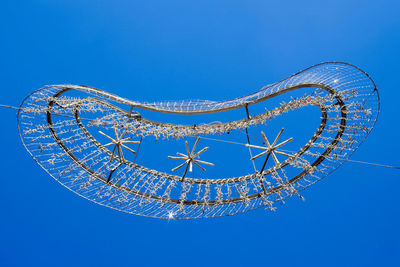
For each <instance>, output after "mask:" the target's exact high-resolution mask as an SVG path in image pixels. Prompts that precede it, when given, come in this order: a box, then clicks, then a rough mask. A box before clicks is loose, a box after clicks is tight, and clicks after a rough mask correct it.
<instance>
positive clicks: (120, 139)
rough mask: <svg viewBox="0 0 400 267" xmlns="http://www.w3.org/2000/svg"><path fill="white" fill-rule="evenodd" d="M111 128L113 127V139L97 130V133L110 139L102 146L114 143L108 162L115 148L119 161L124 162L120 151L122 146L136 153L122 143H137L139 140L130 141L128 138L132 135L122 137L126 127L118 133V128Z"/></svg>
mask: <svg viewBox="0 0 400 267" xmlns="http://www.w3.org/2000/svg"><path fill="white" fill-rule="evenodd" d="M113 129H114V134H115V139H114V138H112V137H110V136H108V135H107V134H105V133H103V132H102V131H99V133H100V134H101V135H103V136H105V137H107V138H108V139H110V140H111V142H110V143H108V144H105V145H104V147H107V146H111V145H114V148H113V150H112V154H111V159H110V162H112V161H113V159H114V156H115V151H116V150H117V153H118V157H119V161H120V162H124V161H125V157H124V153H123V152H122V148H125V149H126V150H128V151H130V152H132V153H136V151H135V150H133V149H131V148H129V147H128V146H126V145H124V144H139V143H140V141H131V140H130V139H131V138H132V137H128V138H123V137H124V135H125V133H126V131H127V129H125V130H124V131H123V132H122V134H120V133H119V130H118V129H117V128H116V127H113Z"/></svg>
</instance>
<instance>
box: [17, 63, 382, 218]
mask: <svg viewBox="0 0 400 267" xmlns="http://www.w3.org/2000/svg"><path fill="white" fill-rule="evenodd" d="M332 70H339V71H338V72H337V73H336V72H333V73H331V72H332ZM339 81H340V83H339ZM309 87H312V88H319V89H320V90H321V91H324V92H325V94H327V96H328V97H327V98H321V97H319V96H318V97H315V98H311V99H312V100H313V101H311V100H310V99H308V100H304V99H303V100H302V99H300V100H299V101H298V102H299V103H298V106H301V105H303V106H304V105H309V104H312V105H317V106H318V107H319V108H320V110H321V115H322V119H321V123H320V126H319V128H318V130H317V131H316V132H315V134H314V136H313V137H312V138H311V139H310V141H309V142H308V143H307V144H306V145H305V146H304V147H303V148H301V149H300V150H299V151H298V152H297V153H296V154H295V157H294V158H289V159H288V160H286V161H284V162H282V163H281V164H280V165H279V166H276V167H274V168H270V169H267V170H265V171H263V172H262V173H257V172H255V173H253V174H250V175H247V176H241V177H234V178H221V179H207V178H204V177H203V178H190V177H187V178H185V181H184V182H182V181H181V177H179V176H176V175H172V174H167V173H161V172H158V171H156V170H152V169H148V168H145V167H144V166H140V165H138V164H135V163H132V162H129V161H125V160H124V161H123V162H122V161H121V162H120V163H123V164H124V166H127V167H128V168H129V170H134V171H135V172H136V173H135V175H136V177H138V176H141V175H143V173H145V174H146V175H147V177H149V178H144V179H143V180H144V181H146V179H147V180H151V179H153V180H156V179H158V180H157V181H158V182H159V183H163V184H164V185H163V186H164V187H162V189H163V192H164V194H165V192H167V189H168V186H167V184H168V185H171V184H172V183H175V184H178V185H179V186H178V185H176V188H179V190H181V192H182V193H181V194H180V195H179V196H178V197H175V198H174V197H172V196H171V195H169V196H168V195H167V196H165V197H163V196H162V194H161V193H158V192H157V190H156V191H155V193H154V194H153V193H149V192H151V191H152V186H153V187H155V186H154V185H150V182H148V185H146V184H144V185H142V187H141V188H142V189H144V190H133V189H132V187H129V186H127V184H128V183H127V181H125V180H124V182H123V183H122V182H121V181H119V180H118V179H116V180H115V181H109V179H107V178H105V177H104V175H100V174H99V173H98V170H95V171H93V170H92V169H91V167H90V166H86V164H85V162H83V161H82V159H81V158H79V157H76V156H75V154H74V153H73V152H71V151H70V148H68V145H66V144H64V143H65V138H63V137H59V134H57V132H56V131H57V130H60V129H56V128H57V127H58V126H57V125H54V124H53V116H59V115H63V116H68V114H73V116H74V118H75V123H76V125H77V126H78V129H79V130H80V131H81V132H82V133H83V137H82V139H81V140H85V142H87V143H85V144H90V145H93V147H94V148H95V149H97V151H100V154H102V155H108V156H110V151H108V150H107V149H106V148H104V147H103V146H102V145H101V144H100V143H99V142H98V141H97V140H96V138H94V137H93V136H92V135H91V134H90V133H89V131H87V130H86V128H85V126H84V125H83V123H82V120H81V117H80V115H79V114H80V110H81V109H82V105H84V104H85V103H89V104H90V105H93V104H95V103H96V104H98V105H99V106H103V108H104V107H107V108H108V109H109V110H113V111H115V112H117V113H120V114H121V117H128V115H130V114H131V112H132V107H133V108H143V109H148V110H153V111H156V112H165V113H174V114H206V113H214V112H222V111H226V110H232V109H237V108H241V107H247V106H248V105H252V104H255V103H259V102H262V101H266V100H268V99H271V98H273V97H276V96H278V95H283V94H286V93H289V92H291V91H293V90H297V89H300V88H309ZM73 90H74V91H81V92H84V93H87V94H88V95H89V96H90V95H91V96H90V97H87V96H86V97H84V98H78V99H74V100H72V101H70V104H69V105H62V104H61V105H60V104H59V101H60V98H59V97H60V96H62V95H63V94H65V93H66V92H69V91H73ZM329 96H330V97H329ZM332 100H335V102H336V103H332ZM110 101H114V102H117V103H122V104H127V105H129V106H130V112H126V111H124V110H123V109H120V108H119V107H117V106H115V105H113V104H111V103H110ZM293 101H294V100H293ZM293 101H292V102H289V103H295V102H293ZM318 101H321V102H318ZM39 102H40V104H38V103H39ZM67 102H68V101H67ZM328 103H329V104H330V105H327V104H328ZM368 104H370V106H368ZM54 105H56V106H58V107H61V109H63V111H64V113H63V112H60V109H57V111H55V109H56V108H55V107H54ZM288 105H289V104H288ZM357 105H360V106H361V107H362V108H360V109H359V110H356V111H357V112H356V111H355V107H358V106H357ZM91 108H93V107H91ZM287 108H288V107H287V105H286V106H285V105H282V106H281V107H278V108H277V112H278V113H279V112H285V110H286V109H287ZM83 109H84V108H83ZM335 111H337V112H335ZM363 111H368V112H366V113H365V114H364V115H360V114H358V113H360V112H363ZM330 112H333V113H337V115H338V116H337V117H338V118H339V123H338V125H336V128H334V129H333V130H332V128H329V129H327V123H329V121H328V120H329V118H328V113H330ZM378 112H379V96H378V94H377V90H376V86H375V84H374V83H373V81H372V80H371V79H370V77H369V76H368V75H366V74H365V73H364V72H362V71H361V70H359V69H358V68H356V67H354V66H352V65H349V64H345V63H325V64H319V65H316V66H313V67H310V68H308V69H306V70H304V71H302V72H299V73H297V74H295V75H293V76H291V77H289V78H287V79H285V80H283V81H281V82H278V83H275V84H273V85H271V86H267V87H264V88H263V89H262V90H260V91H259V92H257V93H255V94H252V95H249V96H246V97H242V98H238V99H234V100H229V101H224V102H218V103H217V102H201V103H197V102H196V103H194V104H192V103H190V102H188V103H187V102H178V103H171V102H169V103H158V104H154V103H153V104H143V103H138V102H133V101H129V100H126V99H123V98H120V97H118V96H114V95H112V94H110V93H107V92H104V91H101V90H98V89H95V88H90V87H83V86H73V85H66V86H63V85H62V86H50V87H46V88H43V89H41V90H39V91H36V92H35V93H33V94H32V95H31V96H29V97H28V98H27V99H26V100H24V102H23V104H22V105H21V109H20V111H19V114H18V124H19V130H20V135H21V138H22V140H23V142H24V145H25V147H26V148H27V150H28V151H29V152H30V153H31V155H32V156H33V157H34V158H35V160H36V161H37V162H38V163H39V164H40V165H41V166H42V167H43V168H44V169H45V170H46V171H48V172H49V174H50V175H52V176H53V177H55V178H56V176H57V175H56V174H55V173H54V169H53V164H51V166H48V163H46V160H49V159H48V158H49V157H54V155H57V156H56V160H58V158H57V157H58V156H60V157H64V156H65V155H67V156H68V157H66V158H63V160H62V161H61V163H66V162H69V161H70V160H72V161H73V163H74V164H75V166H74V165H71V164H70V165H68V166H69V168H71V169H72V168H76V166H79V168H77V169H73V171H71V173H67V174H65V173H64V174H63V173H62V172H61V174H60V173H59V174H58V176H59V179H57V178H56V179H57V180H58V181H59V182H61V183H63V184H64V185H65V186H66V187H68V188H70V189H71V190H73V191H74V192H77V193H78V194H80V195H81V196H83V197H86V198H88V199H89V200H92V201H94V202H96V203H99V204H102V205H106V206H109V207H111V208H115V209H118V210H122V211H125V212H129V213H134V214H139V215H144V216H151V217H160V218H170V215H171V213H172V214H173V216H174V217H175V218H198V217H213V216H223V215H232V214H236V213H240V212H244V211H248V210H251V209H254V208H257V207H260V206H267V207H269V208H272V203H274V202H276V201H282V200H283V199H284V198H285V197H288V196H291V195H293V194H298V192H299V191H300V190H302V189H304V188H306V187H308V186H309V185H311V184H312V183H314V182H315V181H317V180H319V179H321V178H323V177H324V176H326V175H327V173H329V172H328V171H326V170H324V171H321V173H320V174H318V175H315V173H318V168H319V167H320V166H321V165H323V164H322V163H323V162H324V161H325V162H326V161H327V160H328V161H329V164H328V167H330V170H333V169H334V168H335V167H337V166H338V165H340V164H341V163H342V162H343V161H344V160H345V159H346V157H348V155H349V153H352V152H353V151H354V150H355V149H356V146H354V147H351V148H349V149H347V148H345V147H344V145H343V144H342V143H341V142H343V143H344V141H345V138H348V137H347V136H346V137H345V138H344V137H343V136H344V134H346V132H347V134H350V132H351V131H352V132H353V135H351V134H350V135H349V136H350V137H351V136H353V137H352V138H357V145H359V144H360V143H361V142H362V141H363V140H364V138H365V137H366V136H367V135H368V133H369V132H370V130H371V129H372V127H373V125H374V123H375V121H376V118H377V114H378ZM356 113H357V114H356ZM44 114H46V115H45V117H46V120H45V121H46V124H44V125H40V124H38V123H39V122H40V121H43V115H44ZM355 114H356V116H357V118H355ZM275 115H276V114H275ZM31 116H32V117H31ZM273 116H274V114H272V115H271V114H270V116H269V118H268V116H266V118H267V119H270V118H272V117H273ZM360 116H361V117H360ZM353 117H354V118H353ZM360 118H361V119H360ZM119 119H120V118H119ZM119 119H118V118H113V119H112V120H111V121H109V123H110V124H109V125H114V124H115V123H117V124H118V123H120V124H121V123H126V121H125V122H124V121H121V120H119ZM131 119H132V118H130V120H131ZM113 120H114V121H113ZM252 120H253V123H259V121H257V116H254V117H253V118H251V119H248V118H246V119H243V120H241V121H236V122H230V123H227V124H226V125H225V126H227V125H228V124H229V125H230V126H231V128H232V127H233V128H235V127H238V128H240V127H244V126H243V123H244V124H246V126H247V125H251V124H252ZM134 121H135V123H136V124H135V125H132V128H133V129H132V133H135V132H137V130H135V129H134V127H133V126H135V127H136V126H137V125H138V124H140V125H147V126H146V127H148V126H149V125H150V126H152V127H154V128H155V129H156V130H154V129H153V132H152V134H154V131H157V129H163V130H162V131H160V130H158V131H160V132H159V134H160V135H162V134H164V135H168V133H169V134H171V135H173V134H174V133H175V134H176V132H177V131H178V132H179V131H185V129H186V130H187V129H190V130H191V131H189V133H185V134H186V135H190V134H194V133H197V134H198V133H203V130H204V129H206V130H207V129H208V130H210V129H211V132H212V128H218V127H219V128H220V129H222V130H223V129H226V128H229V127H225V126H224V125H223V124H216V125H204V126H201V127H196V128H195V129H193V127H191V126H186V125H170V124H164V123H159V122H153V121H150V120H146V119H145V118H141V117H135V119H134ZM348 121H350V122H353V124H354V123H359V124H356V125H348ZM359 121H361V123H360V122H359ZM365 122H367V123H368V125H367V124H366V125H363V124H362V123H365ZM103 123H104V121H103ZM35 125H36V128H35ZM128 125H129V124H128ZM328 126H329V127H331V125H328ZM157 127H159V128H157ZM202 128H204V129H202ZM231 128H229V130H231ZM39 129H40V131H42V130H43V131H48V132H49V133H50V134H49V136H51V138H49V136H46V138H45V139H46V141H44V140H43V138H40V137H39V140H40V145H41V146H43V145H44V146H52V147H53V148H54V149H53V150H54V151H52V152H53V153H47V156H45V158H46V159H42V158H40V157H41V155H40V154H41V153H42V152H43V151H41V150H42V149H40V150H39V151H40V152H38V151H37V150H36V151H35V150H34V149H32V147H34V146H35V145H37V144H38V143H37V142H36V141H35V142H33V144H28V145H27V144H26V143H29V142H30V143H32V140H33V139H35V138H36V137H38V136H36V137H33V139H32V135H36V134H37V131H39ZM165 129H169V131H170V132H168V130H167V131H166V130H165ZM35 130H36V131H35ZM329 131H333V132H335V134H336V135H335V136H333V137H332V138H331V142H328V143H327V144H324V147H323V148H324V151H323V152H318V153H317V154H316V155H317V156H316V158H317V159H316V160H314V161H313V162H312V163H311V164H310V163H308V164H306V167H304V166H303V167H302V172H301V173H299V174H298V175H296V176H294V177H292V178H290V179H285V181H284V180H282V179H281V180H282V182H277V183H275V184H273V185H272V186H268V188H267V190H260V189H261V186H259V184H257V182H256V178H257V179H260V177H261V179H264V180H265V177H266V176H268V175H270V176H271V175H272V176H273V175H278V176H279V174H277V173H278V171H281V172H282V173H283V175H282V174H280V175H281V176H286V175H285V174H284V172H283V171H282V170H283V168H285V167H288V166H295V165H296V164H301V162H300V161H301V160H300V159H301V156H302V155H304V154H305V152H307V153H309V154H310V153H311V154H312V153H313V152H310V149H312V148H314V147H313V146H314V145H315V144H316V141H317V140H321V138H322V136H321V134H322V133H324V132H329ZM61 132H63V131H62V130H61ZM42 136H44V135H42ZM324 138H326V137H324ZM36 140H37V139H36ZM54 144H56V145H57V146H53V145H54ZM60 148H61V150H60ZM335 150H342V151H343V150H346V155H342V154H343V153H340V151H339V152H336V151H335ZM95 151H96V150H95ZM309 154H308V155H309ZM332 161H334V164H332ZM56 164H57V163H56ZM92 164H93V163H92ZM95 164H96V163H94V164H93V165H95ZM59 165H62V164H59ZM63 166H65V165H63ZM115 167H116V166H115V165H111V164H110V166H108V169H109V170H113V172H114V171H115V170H116V169H115ZM297 167H298V166H297ZM324 167H325V166H324ZM82 171H83V172H82ZM126 172H128V171H126ZM77 175H78V178H76V176H77ZM118 175H119V176H122V175H124V173H123V172H120V173H117V175H116V176H118ZM314 176H316V177H314ZM132 177H133V176H132ZM154 177H157V178H154ZM306 177H307V179H308V180H307V179H306ZM310 177H312V178H310ZM284 178H285V177H284ZM286 178H287V177H286ZM68 179H70V180H69V181H68V182H62V181H61V180H68ZM74 179H79V180H82V181H85V182H82V184H84V183H89V184H90V183H92V184H91V185H89V187H90V186H91V189H90V190H92V191H93V190H98V191H97V192H100V193H99V194H98V195H100V196H101V195H106V193H107V191H105V193H104V192H102V191H101V190H103V189H101V190H100V191H99V188H108V190H109V191H108V192H110V191H113V193H112V194H110V195H112V196H114V197H113V198H116V197H121V195H124V196H125V197H127V195H129V197H130V200H129V203H130V204H127V205H126V206H121V205H122V204H121V203H119V204H116V203H114V202H113V201H111V200H112V198H111V199H108V200H107V201H104V202H102V201H103V200H102V198H101V197H100V198H99V197H98V196H97V198H96V197H94V196H93V195H91V193H90V192H91V191H90V190H86V191H85V190H84V188H79V189H76V186H75V185H74V183H75V182H73V183H71V181H72V180H74ZM135 179H136V178H134V179H133V180H135ZM88 181H89V182H88ZM135 181H136V180H135ZM138 183H139V182H138ZM248 183H253V184H254V186H253V187H254V188H252V190H248V193H241V191H240V189H237V188H238V187H239V188H240V187H242V186H243V184H246V186H247V185H248ZM94 184H96V185H94ZM188 185H190V186H193V185H195V186H197V188H200V190H201V189H202V187H201V186H203V187H204V188H205V191H207V187H208V190H209V191H213V192H214V195H218V193H219V192H218V190H221V187H222V186H224V185H228V186H229V185H230V186H232V187H235V188H236V191H237V192H236V195H235V194H232V195H231V196H227V195H226V196H225V198H218V197H214V199H210V198H211V197H210V195H211V193H210V192H209V193H208V197H207V196H206V193H204V196H203V197H202V198H200V199H194V198H193V196H192V199H186V198H187V197H188V193H187V192H186V193H185V190H186V189H184V188H183V187H186V186H188ZM257 185H258V186H257ZM83 191H85V192H83ZM160 191H161V190H160ZM189 191H190V188H189ZM192 195H193V193H192ZM103 198H104V197H103ZM144 203H147V204H146V208H143V207H144V205H145V204H144ZM150 203H151V204H150Z"/></svg>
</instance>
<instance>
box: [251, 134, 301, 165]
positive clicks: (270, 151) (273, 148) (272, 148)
mask: <svg viewBox="0 0 400 267" xmlns="http://www.w3.org/2000/svg"><path fill="white" fill-rule="evenodd" d="M283 130H284V129H283V128H282V129H281V131H280V132H279V133H278V135H277V136H276V138H275V140H274V142H273V143H272V144H270V143H269V141H268V138H267V136H266V135H265V134H264V132H261V135H262V137H263V139H264V141H265V144H266V145H267V146H266V147H265V146H255V145H251V144H246V146H247V147H253V148H258V149H264V150H265V151H263V152H261V153H260V154H258V155H256V156H254V157H252V158H251V159H250V160H255V159H256V158H259V157H261V156H263V155H265V154H267V157H266V158H265V161H264V164H263V166H262V168H261V171H260V172H262V171H263V170H264V168H265V165H266V164H267V161H268V159H269V157H270V156H271V155H272V158H273V160H274V162H275V165H276V166H278V165H279V164H280V162H279V160H278V158H277V157H276V154H279V155H283V156H287V157H290V158H292V157H293V155H289V154H287V153H285V152H282V151H278V150H277V149H278V148H280V147H282V146H284V145H286V144H287V143H289V142H290V141H292V140H293V138H289V139H287V140H285V141H283V142H282V143H279V144H277V145H276V143H277V142H278V139H279V137H280V136H281V134H282V132H283Z"/></svg>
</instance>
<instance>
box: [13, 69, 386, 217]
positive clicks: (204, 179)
mask: <svg viewBox="0 0 400 267" xmlns="http://www.w3.org/2000/svg"><path fill="white" fill-rule="evenodd" d="M378 113H379V95H378V91H377V88H376V86H375V84H374V82H373V81H372V79H371V78H370V77H369V76H368V75H367V74H366V73H365V72H363V71H362V70H360V69H359V68H357V67H355V66H352V65H350V64H347V63H337V62H331V63H322V64H318V65H315V66H312V67H310V68H308V69H305V70H303V71H301V72H299V73H297V74H294V75H292V76H290V77H288V78H286V79H284V80H282V81H280V82H277V83H275V84H272V85H268V86H265V87H263V88H262V89H261V90H259V91H258V92H256V93H253V94H251V95H247V96H245V97H240V98H236V99H233V100H228V101H221V102H216V101H177V102H175V101H169V102H157V103H139V102H135V101H130V100H127V99H124V98H122V97H119V96H116V95H113V94H111V93H108V92H105V91H102V90H99V89H95V88H92V87H87V86H79V85H51V86H46V87H44V88H41V89H39V90H37V91H35V92H34V93H32V94H31V95H29V96H28V97H27V98H26V99H25V100H24V101H23V103H22V104H21V107H20V109H19V112H18V128H19V133H20V136H21V139H22V142H23V143H24V146H25V148H26V149H27V150H28V152H29V153H30V154H31V155H32V157H33V158H34V159H35V160H36V162H37V163H38V164H39V165H40V166H41V167H42V168H43V169H44V170H46V171H47V172H48V173H49V174H50V175H51V176H52V177H53V178H54V179H56V180H57V181H58V182H59V183H61V184H62V185H64V186H65V187H67V188H68V189H70V190H71V191H73V192H75V193H76V194H78V195H80V196H82V197H84V198H86V199H88V200H91V201H93V202H95V203H98V204H100V205H104V206H107V207H110V208H113V209H116V210H120V211H124V212H127V213H131V214H137V215H142V216H149V217H156V218H167V219H168V218H204V217H216V216H225V215H234V214H237V213H242V212H246V211H249V210H253V209H256V208H259V207H265V208H266V209H269V210H274V209H275V206H276V205H275V203H276V202H278V203H282V202H283V201H284V199H285V198H287V197H290V196H293V195H297V196H300V197H301V195H300V191H301V190H303V189H305V188H306V187H308V186H310V185H311V184H313V183H315V182H316V181H318V180H320V179H322V178H323V177H325V176H327V175H328V174H329V173H330V172H332V171H333V170H334V169H336V168H337V167H338V166H340V165H341V164H342V163H343V162H344V161H346V159H348V158H349V157H350V155H351V154H352V153H353V152H354V151H355V150H356V149H357V147H358V146H359V145H360V144H361V142H362V141H363V140H364V139H365V138H366V136H367V135H368V134H369V133H370V131H371V130H372V128H373V126H374V124H375V122H376V119H377V116H378ZM291 114H292V115H293V114H297V116H299V117H298V118H299V119H293V118H292V119H287V117H285V116H289V118H290V116H292V115H291ZM234 116H236V117H237V118H235V119H232V118H233V117H234ZM150 118H151V119H150ZM154 118H156V119H157V120H155V119H154ZM160 118H163V120H161V119H160ZM188 118H190V120H191V121H190V122H188V121H189V119H188ZM165 120H167V121H168V120H169V121H168V122H166V121H165ZM215 120H217V121H215ZM279 121H281V122H280V123H279ZM184 122H185V123H184ZM194 122H195V123H194ZM312 123H314V124H312ZM288 124H296V125H297V126H296V127H297V128H295V129H292V128H291V127H290V125H289V126H288ZM310 125H311V126H310ZM313 125H314V126H313ZM301 136H303V137H301ZM200 157H201V159H200ZM227 162H228V164H227ZM221 175H222V176H221ZM227 176H228V177H227Z"/></svg>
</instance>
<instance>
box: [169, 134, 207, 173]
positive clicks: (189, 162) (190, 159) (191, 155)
mask: <svg viewBox="0 0 400 267" xmlns="http://www.w3.org/2000/svg"><path fill="white" fill-rule="evenodd" d="M199 140H200V137H197V139H196V142H195V143H194V145H193V148H192V151H191V152H190V151H189V146H188V142H187V141H185V146H186V152H187V154H186V155H185V154H182V153H179V152H177V153H176V154H177V155H178V157H177V156H168V158H169V159H183V160H185V161H184V162H183V163H182V164H180V165H178V166H177V167H175V168H173V169H172V171H176V170H178V169H179V168H181V167H183V166H185V165H186V168H185V171H184V172H183V175H182V180H181V181H183V179H184V178H185V175H186V173H187V171H188V170H189V172H192V170H193V164H194V165H196V166H197V167H199V168H200V169H201V170H203V171H205V170H206V169H204V168H203V167H202V166H200V164H199V163H202V164H206V165H210V166H214V164H212V163H210V162H207V161H202V160H199V159H196V158H197V157H199V156H200V154H201V153H203V152H205V151H207V150H208V149H209V147H205V148H203V149H202V150H200V151H199V152H197V153H195V152H194V151H195V149H196V146H197V143H198V142H199Z"/></svg>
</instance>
